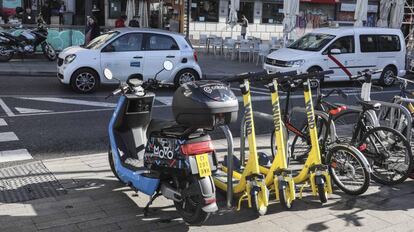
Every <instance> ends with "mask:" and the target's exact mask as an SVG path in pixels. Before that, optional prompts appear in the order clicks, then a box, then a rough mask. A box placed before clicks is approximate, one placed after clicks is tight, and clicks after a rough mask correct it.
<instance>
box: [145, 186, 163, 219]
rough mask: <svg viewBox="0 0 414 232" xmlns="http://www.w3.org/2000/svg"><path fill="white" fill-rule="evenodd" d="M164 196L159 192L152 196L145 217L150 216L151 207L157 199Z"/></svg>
mask: <svg viewBox="0 0 414 232" xmlns="http://www.w3.org/2000/svg"><path fill="white" fill-rule="evenodd" d="M161 195H162V194H161V193H160V191H157V192H156V193H155V194H154V195H152V196H151V199H150V200H149V202H148V204H147V205H146V206H145V208H144V217H146V216H148V212H149V207H150V206H151V205H152V203H153V202H154V201H155V199H157V197H159V196H161Z"/></svg>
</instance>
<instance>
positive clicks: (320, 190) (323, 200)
mask: <svg viewBox="0 0 414 232" xmlns="http://www.w3.org/2000/svg"><path fill="white" fill-rule="evenodd" d="M317 187H318V196H319V200H320V201H321V203H322V204H324V203H326V202H328V196H327V193H326V191H325V184H318V186H317Z"/></svg>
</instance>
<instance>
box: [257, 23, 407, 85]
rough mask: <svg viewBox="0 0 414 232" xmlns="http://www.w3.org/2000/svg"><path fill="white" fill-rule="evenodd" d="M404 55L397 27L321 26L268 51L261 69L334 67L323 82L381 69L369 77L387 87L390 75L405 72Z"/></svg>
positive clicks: (271, 70) (404, 51)
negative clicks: (284, 46) (289, 43)
mask: <svg viewBox="0 0 414 232" xmlns="http://www.w3.org/2000/svg"><path fill="white" fill-rule="evenodd" d="M405 57H406V45H405V40H404V36H403V34H402V32H401V30H399V29H390V28H367V27H364V28H354V27H337V28H321V29H317V30H314V31H313V32H311V33H308V34H306V35H304V36H303V37H301V38H300V39H298V40H297V41H295V42H294V43H293V44H291V45H290V46H288V47H287V48H282V49H279V50H277V51H275V52H272V53H271V54H269V55H268V56H267V58H266V61H265V64H264V68H265V69H266V70H268V71H270V72H275V71H280V72H285V71H295V70H296V71H298V72H312V71H321V70H324V71H325V70H334V73H333V74H332V75H330V78H325V80H324V81H346V80H349V77H350V76H352V75H355V74H357V72H358V71H362V70H365V69H382V70H383V71H382V73H381V74H377V75H375V76H373V78H374V79H379V82H380V84H382V85H384V86H390V85H392V84H393V83H394V80H395V79H394V78H392V75H404V74H405Z"/></svg>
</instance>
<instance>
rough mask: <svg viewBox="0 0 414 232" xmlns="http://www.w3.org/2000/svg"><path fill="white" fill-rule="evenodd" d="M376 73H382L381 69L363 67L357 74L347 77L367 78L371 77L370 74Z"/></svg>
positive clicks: (352, 78)
mask: <svg viewBox="0 0 414 232" xmlns="http://www.w3.org/2000/svg"><path fill="white" fill-rule="evenodd" d="M378 73H382V69H377V70H374V69H365V70H363V71H359V72H358V74H357V75H353V76H350V77H349V79H351V80H356V79H359V78H361V77H364V78H368V77H371V76H372V75H374V74H378Z"/></svg>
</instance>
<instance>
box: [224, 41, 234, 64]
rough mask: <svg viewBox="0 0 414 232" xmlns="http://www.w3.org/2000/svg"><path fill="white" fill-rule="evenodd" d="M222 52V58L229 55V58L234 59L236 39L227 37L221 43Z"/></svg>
mask: <svg viewBox="0 0 414 232" xmlns="http://www.w3.org/2000/svg"><path fill="white" fill-rule="evenodd" d="M223 53H224V59H226V58H227V55H230V57H231V60H234V56H235V53H236V41H235V40H234V39H227V40H225V42H224V44H223Z"/></svg>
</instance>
